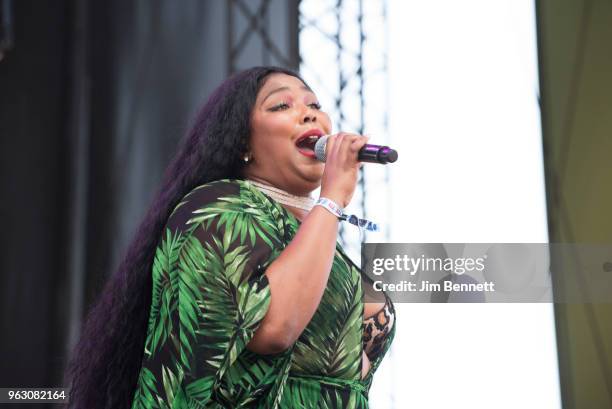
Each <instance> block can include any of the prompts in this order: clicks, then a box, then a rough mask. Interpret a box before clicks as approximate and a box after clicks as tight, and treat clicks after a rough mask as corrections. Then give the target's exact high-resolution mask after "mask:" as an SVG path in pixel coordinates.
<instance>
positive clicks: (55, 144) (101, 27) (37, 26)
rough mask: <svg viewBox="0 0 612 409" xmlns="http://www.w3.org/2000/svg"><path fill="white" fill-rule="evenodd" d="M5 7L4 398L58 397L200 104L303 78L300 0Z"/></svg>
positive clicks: (145, 0)
mask: <svg viewBox="0 0 612 409" xmlns="http://www.w3.org/2000/svg"><path fill="white" fill-rule="evenodd" d="M0 9H2V10H3V15H2V19H3V21H5V22H8V23H9V24H8V25H7V24H3V30H2V31H0V35H6V33H7V31H6V30H4V28H7V27H8V32H9V34H11V35H12V38H13V47H12V49H10V50H8V51H7V52H6V53H5V54H4V58H3V59H2V60H1V61H0V170H1V173H0V174H1V179H0V191H1V192H2V200H0V216H1V220H2V229H1V233H0V251H1V254H0V272H1V273H0V292H1V294H0V302H1V303H2V310H1V311H2V321H1V325H2V327H1V335H0V337H1V341H0V342H1V344H0V351H1V356H0V362H1V364H0V365H1V368H2V369H1V370H0V387H12V386H21V387H51V386H62V385H61V379H62V374H63V370H64V366H65V363H66V359H67V357H68V351H69V350H70V349H71V348H72V345H73V344H74V342H75V341H76V339H77V337H78V334H79V331H80V325H81V321H82V318H83V316H84V314H85V312H86V311H87V309H88V308H89V306H90V305H91V304H92V302H93V301H94V300H95V298H96V297H97V296H98V294H99V291H100V290H101V288H102V286H103V284H104V282H105V280H106V278H107V277H108V275H109V274H111V273H112V272H113V270H114V269H115V267H116V266H117V264H118V261H119V258H120V256H121V253H122V251H123V250H124V249H125V247H126V245H127V243H128V241H129V240H130V238H131V236H132V234H133V233H134V231H135V229H136V227H137V225H138V223H139V222H140V220H141V218H142V217H143V216H144V214H145V212H146V210H147V208H148V206H149V204H150V200H151V199H152V196H153V193H154V191H155V190H156V188H157V186H158V183H159V182H160V180H161V175H162V173H163V170H164V169H165V167H166V166H167V164H168V163H169V161H170V158H171V156H172V155H173V153H174V151H175V148H176V146H177V143H178V140H179V139H180V138H181V137H182V135H183V134H184V133H185V132H186V130H187V127H188V125H189V120H190V118H192V117H193V115H194V114H195V112H196V110H197V108H198V107H199V106H201V104H202V103H203V102H204V101H205V99H206V97H207V96H208V95H209V93H210V92H211V91H212V90H213V88H214V87H215V86H216V85H218V84H219V83H220V82H221V81H222V80H223V79H224V78H225V77H226V76H227V75H228V74H229V73H230V72H233V71H236V70H239V69H242V68H247V67H250V66H254V65H262V64H274V65H282V66H287V67H290V68H296V67H297V65H298V57H297V55H298V54H297V26H298V0H295V1H294V0H291V1H286V0H276V1H266V0H262V1H238V0H234V1H215V0H209V1H203V0H182V1H180V2H176V1H171V0H166V1H162V0H157V1H154V0H133V1H125V0H122V1H119V0H111V1H86V0H72V1H68V0H55V1H52V2H51V1H46V2H45V1H35V0H18V1H11V0H0ZM1 40H2V38H0V43H1Z"/></svg>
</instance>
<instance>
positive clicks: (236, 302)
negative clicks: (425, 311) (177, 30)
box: [132, 179, 395, 409]
mask: <svg viewBox="0 0 612 409" xmlns="http://www.w3.org/2000/svg"><path fill="white" fill-rule="evenodd" d="M299 223H300V222H299V221H298V220H297V219H296V218H295V217H294V216H293V215H292V214H290V213H289V212H287V211H286V210H285V209H284V208H283V207H282V206H281V205H280V204H278V203H277V202H275V201H274V200H272V199H271V198H269V197H268V196H267V195H265V194H263V193H262V192H260V191H259V190H258V189H257V188H255V187H254V186H253V185H251V184H250V183H249V182H248V181H245V180H240V179H223V180H218V181H214V182H210V183H207V184H204V185H201V186H198V187H196V188H195V189H193V190H192V191H191V192H189V194H187V195H186V196H185V197H184V198H183V200H182V201H181V202H180V203H179V204H178V205H177V206H176V208H175V209H174V211H173V212H172V214H171V215H170V217H169V219H168V222H167V224H166V226H165V231H164V234H163V236H162V237H161V238H160V241H159V243H158V247H157V250H156V253H155V258H154V263H153V269H152V279H153V291H152V300H151V308H150V314H149V322H148V329H147V337H146V342H145V351H144V358H143V363H142V368H141V371H140V375H139V378H138V384H137V387H136V390H135V394H134V400H133V403H132V409H140V408H159V409H166V408H319V407H321V408H367V407H368V401H367V394H368V390H369V388H370V385H371V381H372V376H373V374H374V372H375V371H376V369H377V367H378V365H379V364H380V362H381V360H382V359H383V357H384V355H385V353H386V351H387V349H388V348H389V346H390V344H391V341H392V339H393V335H394V332H395V327H393V329H392V331H391V333H390V334H389V336H388V337H387V339H386V340H385V342H384V344H383V346H382V353H381V354H380V355H379V356H378V357H377V358H376V359H375V360H374V361H373V362H372V363H371V369H370V371H369V372H368V375H367V377H366V378H365V379H363V380H362V379H361V364H362V363H361V359H362V351H363V345H362V335H363V332H362V323H363V293H362V277H361V273H360V271H359V269H358V268H357V267H356V266H355V265H354V264H353V263H352V262H351V261H350V259H349V258H348V257H347V256H346V254H344V252H343V251H342V248H341V247H340V246H339V244H337V245H336V255H335V257H334V261H333V266H332V270H331V272H330V277H329V280H328V283H327V288H326V290H325V292H324V294H323V297H322V299H321V302H320V304H319V307H318V309H317V311H316V312H315V315H314V316H313V318H312V320H311V321H310V322H309V324H308V325H307V327H306V328H305V330H304V332H303V333H302V335H301V336H300V338H299V339H298V340H297V341H296V342H295V343H294V344H293V346H292V347H291V348H289V349H287V350H286V351H284V352H282V353H279V354H274V355H260V354H256V353H254V352H252V351H250V350H248V349H247V348H246V345H247V344H248V342H249V341H250V340H251V338H252V337H253V334H254V332H255V330H256V329H257V328H258V326H259V324H260V323H261V321H262V319H263V317H264V316H265V314H266V312H267V309H268V306H269V304H270V299H271V292H270V287H269V283H268V280H267V277H266V275H265V274H264V272H265V269H266V268H267V266H269V265H270V263H272V262H273V261H274V260H275V259H276V257H278V256H279V254H280V253H281V252H282V251H283V249H284V248H285V247H286V246H287V244H288V243H289V242H290V241H291V239H292V238H293V236H294V235H295V233H296V231H297V229H298V227H299Z"/></svg>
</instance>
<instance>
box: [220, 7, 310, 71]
mask: <svg viewBox="0 0 612 409" xmlns="http://www.w3.org/2000/svg"><path fill="white" fill-rule="evenodd" d="M298 3H299V0H283V1H281V2H279V1H272V0H248V1H247V0H229V1H227V3H226V4H227V25H226V27H227V41H228V45H227V49H228V55H227V59H228V60H227V67H228V73H229V74H232V73H234V72H236V71H238V70H240V69H243V68H247V67H250V66H253V65H258V64H260V65H278V66H282V67H287V68H292V69H296V70H297V68H298V43H297V24H296V23H297V9H298ZM271 6H272V7H271ZM271 22H274V23H273V24H271ZM282 22H286V23H287V24H286V25H285V24H279V23H282ZM279 25H280V26H283V27H282V29H280V32H279ZM272 30H274V35H272ZM279 34H280V35H279ZM281 43H282V44H281ZM241 59H242V60H244V61H245V62H244V63H242V64H241Z"/></svg>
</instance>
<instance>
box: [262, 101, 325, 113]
mask: <svg viewBox="0 0 612 409" xmlns="http://www.w3.org/2000/svg"><path fill="white" fill-rule="evenodd" d="M310 105H314V106H315V109H321V104H319V103H318V102H313V103H312V104H309V105H308V106H310ZM288 106H289V104H287V103H286V102H282V103H280V104H278V105H275V106H273V107H272V108H270V111H280V110H281V108H282V107H288Z"/></svg>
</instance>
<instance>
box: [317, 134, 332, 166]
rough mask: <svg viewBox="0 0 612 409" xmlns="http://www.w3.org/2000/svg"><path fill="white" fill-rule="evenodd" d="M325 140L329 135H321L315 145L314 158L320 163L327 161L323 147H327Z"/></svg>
mask: <svg viewBox="0 0 612 409" xmlns="http://www.w3.org/2000/svg"><path fill="white" fill-rule="evenodd" d="M327 138H329V135H323V136H322V137H320V138H319V140H318V141H317V143H315V147H314V153H315V157H316V158H317V159H318V160H320V161H321V162H325V160H326V159H327V156H326V155H325V146H326V145H327Z"/></svg>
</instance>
